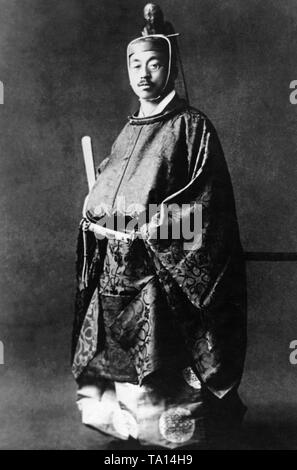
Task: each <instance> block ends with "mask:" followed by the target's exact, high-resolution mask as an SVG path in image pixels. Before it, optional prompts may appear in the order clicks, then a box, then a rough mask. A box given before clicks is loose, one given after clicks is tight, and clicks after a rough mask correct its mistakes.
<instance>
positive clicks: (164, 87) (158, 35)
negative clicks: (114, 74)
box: [127, 33, 178, 101]
mask: <svg viewBox="0 0 297 470" xmlns="http://www.w3.org/2000/svg"><path fill="white" fill-rule="evenodd" d="M171 36H178V33H177V34H170V35H169V36H168V37H171ZM168 37H167V36H164V34H148V35H147V36H140V37H139V38H136V39H133V41H131V42H130V43H129V44H128V47H127V67H128V71H129V65H130V64H129V46H131V44H133V43H134V42H137V41H139V39H145V38H162V39H165V41H166V42H167V45H168V56H169V57H168V71H167V77H166V82H165V84H164V86H163V88H162V90H161V93H160V94H159V95H158V96H156V97H155V98H145V100H146V101H157V100H159V99H160V98H161V97H162V93H163V91H164V90H165V89H166V87H167V85H168V82H169V78H170V74H171V62H172V48H171V42H170V41H169V39H168Z"/></svg>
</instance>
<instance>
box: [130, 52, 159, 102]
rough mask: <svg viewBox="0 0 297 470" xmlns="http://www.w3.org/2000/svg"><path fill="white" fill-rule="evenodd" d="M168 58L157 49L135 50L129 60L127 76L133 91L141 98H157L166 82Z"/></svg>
mask: <svg viewBox="0 0 297 470" xmlns="http://www.w3.org/2000/svg"><path fill="white" fill-rule="evenodd" d="M167 72H168V59H167V57H166V55H165V54H164V53H162V52H158V51H143V52H135V53H134V54H132V56H131V57H130V60H129V78H130V84H131V87H132V89H133V91H134V93H135V94H136V95H137V96H138V97H139V98H141V99H143V100H150V99H152V98H157V96H159V95H160V93H161V92H162V91H163V88H164V86H165V84H166V79H167Z"/></svg>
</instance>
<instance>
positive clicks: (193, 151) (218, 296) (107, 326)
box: [73, 4, 246, 448]
mask: <svg viewBox="0 0 297 470" xmlns="http://www.w3.org/2000/svg"><path fill="white" fill-rule="evenodd" d="M145 15H146V16H147V18H148V21H147V25H146V27H145V29H144V34H145V35H143V36H141V37H140V38H137V39H135V40H134V41H132V42H131V43H130V44H129V45H128V48H127V64H128V72H129V78H130V84H131V87H132V89H133V91H134V92H135V93H136V95H137V96H138V97H139V100H140V107H139V110H138V112H137V114H136V115H134V116H131V117H130V118H129V121H128V123H127V124H126V125H125V127H124V128H123V130H122V132H121V133H120V135H119V137H118V138H117V139H116V141H115V143H114V145H113V147H112V150H111V154H110V156H109V157H108V158H106V159H105V160H104V161H103V162H102V164H101V165H100V167H99V175H98V178H97V181H96V183H95V184H94V186H93V188H92V190H91V191H90V194H89V195H88V198H87V201H86V203H85V208H84V219H83V222H82V224H81V228H80V234H79V241H78V262H77V274H78V290H77V299H76V300H77V301H76V316H75V323H74V336H73V373H74V376H75V378H76V379H77V382H78V385H79V391H78V393H79V400H78V405H79V408H80V410H81V412H82V418H83V422H84V423H85V424H87V425H90V426H92V427H94V428H96V429H98V430H100V431H103V432H105V433H109V434H111V435H113V436H114V437H117V438H119V439H123V440H125V439H129V438H133V439H135V440H138V441H139V442H140V443H141V444H142V445H154V446H161V447H164V448H166V447H167V448H178V447H181V446H184V447H188V448H190V446H196V447H198V448H199V447H200V448H205V447H207V446H209V445H210V444H211V442H214V439H216V437H217V436H222V435H226V433H229V432H230V433H231V431H234V430H235V429H237V427H238V425H239V424H240V422H241V419H242V417H243V414H244V410H245V407H244V406H243V405H242V403H241V401H240V399H239V397H238V394H237V388H238V386H239V383H240V379H241V374H242V369H243V362H244V356H245V346H246V286H245V267H244V261H243V252H242V247H241V243H240V238H239V232H238V225H237V219H236V212H235V204H234V197H233V191H232V185H231V181H230V176H229V172H228V169H227V166H226V162H225V159H224V156H223V152H222V149H221V145H220V142H219V140H218V137H217V134H216V131H215V129H214V127H213V125H212V124H211V123H210V121H209V119H208V118H207V117H206V116H205V115H204V114H203V113H201V112H200V111H198V110H196V109H194V108H192V107H190V106H189V104H188V102H187V101H186V100H183V99H181V98H180V97H179V96H178V95H177V93H176V91H175V89H174V83H175V79H176V76H177V67H178V64H177V58H178V50H177V44H176V38H175V35H174V34H173V33H172V28H168V23H164V20H163V16H162V14H161V13H160V10H159V9H158V8H157V7H156V6H154V5H152V4H149V6H147V7H146V9H145ZM168 29H169V30H170V34H163V33H162V31H163V32H165V33H166V32H167V33H168ZM148 33H149V34H148ZM151 207H153V208H154V212H153V213H152V212H151V210H150V209H151ZM200 209H202V225H201V227H197V226H195V224H194V230H193V231H192V233H191V235H192V236H191V239H188V238H187V236H186V235H187V234H185V233H184V232H182V234H181V233H180V232H179V236H176V233H177V232H176V229H177V227H184V226H185V225H187V224H188V223H189V221H193V220H194V221H195V220H196V221H197V220H198V219H197V218H195V217H196V215H197V211H198V212H199V210H200ZM103 222H104V223H103ZM109 223H112V224H113V227H114V224H115V225H116V227H114V228H116V229H117V230H115V231H114V233H119V232H120V231H119V230H118V227H119V225H121V224H122V226H123V224H124V232H125V233H126V235H127V238H126V239H125V238H123V239H121V238H119V237H118V238H117V237H116V236H114V235H113V236H111V235H110V234H111V233H112V232H110V231H106V232H104V230H103V232H104V233H105V235H106V236H105V237H104V238H103V237H102V236H101V235H102V233H103V232H102V227H103V225H104V224H105V225H108V224H109ZM91 226H92V227H93V228H92V230H93V232H92V231H90V230H89V229H90V227H91ZM99 226H100V236H99V235H98V233H97V232H96V228H97V230H99V229H98V227H99ZM94 227H95V228H94ZM129 227H130V228H131V227H133V230H129ZM135 227H137V229H138V230H137V231H136V230H135ZM103 229H104V227H103ZM200 229H201V230H200ZM96 233H97V235H96ZM136 233H137V234H138V237H135V234H136ZM164 233H165V234H166V236H165V237H164V236H163V235H164ZM130 235H131V236H130Z"/></svg>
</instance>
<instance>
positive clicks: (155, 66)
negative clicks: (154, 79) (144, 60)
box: [150, 63, 161, 70]
mask: <svg viewBox="0 0 297 470" xmlns="http://www.w3.org/2000/svg"><path fill="white" fill-rule="evenodd" d="M160 67H161V64H157V63H155V64H150V69H151V70H159V68H160Z"/></svg>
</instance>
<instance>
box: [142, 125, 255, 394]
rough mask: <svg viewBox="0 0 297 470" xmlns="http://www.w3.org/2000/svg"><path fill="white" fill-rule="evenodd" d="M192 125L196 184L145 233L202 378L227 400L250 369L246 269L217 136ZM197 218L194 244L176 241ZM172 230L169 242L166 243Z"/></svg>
mask: <svg viewBox="0 0 297 470" xmlns="http://www.w3.org/2000/svg"><path fill="white" fill-rule="evenodd" d="M187 125H188V128H190V129H191V132H188V133H187V149H188V161H189V168H191V175H190V178H189V182H188V184H187V185H186V186H184V187H182V188H181V189H180V190H179V191H177V192H176V193H174V194H171V195H169V196H168V197H167V198H166V199H164V200H163V201H162V203H161V206H160V210H159V211H158V212H157V213H156V214H155V215H154V216H153V217H152V219H151V220H150V221H149V223H148V224H146V226H145V227H144V228H143V229H142V231H143V234H144V238H145V241H144V242H145V245H146V247H147V250H148V252H149V254H150V256H151V257H152V259H153V261H154V264H155V267H156V272H157V274H158V277H159V281H160V283H161V285H162V287H163V289H164V292H165V293H166V296H167V298H168V302H169V303H170V304H171V308H172V311H173V313H174V315H175V316H176V318H177V319H178V323H179V325H180V328H181V332H182V335H183V337H184V340H185V342H186V344H187V347H188V349H189V351H190V353H191V357H192V360H193V365H194V367H195V370H196V373H197V375H198V376H199V378H200V379H201V380H202V381H203V382H204V383H205V385H206V386H207V387H208V388H209V389H210V390H211V391H212V392H213V393H214V394H215V395H216V396H217V397H219V398H221V397H223V396H224V395H225V394H226V393H228V392H229V391H230V390H231V389H232V388H234V387H237V386H238V385H239V382H240V379H241V375H242V370H243V363H244V357H245V349H246V281H245V264H244V257H243V251H242V246H241V243H240V238H239V231H238V224H237V217H236V211H235V203H234V196H233V189H232V184H231V180H230V175H229V172H228V169H227V165H226V162H225V158H224V155H223V151H222V148H221V145H220V142H219V139H218V136H217V133H216V131H215V129H214V127H213V125H212V124H211V123H210V121H209V120H208V119H207V118H206V117H205V118H203V119H202V120H200V121H199V122H197V123H193V122H192V123H187ZM197 144H198V145H197ZM165 207H166V210H165V211H164V208H165ZM171 208H172V211H171ZM195 211H196V212H195ZM164 213H165V214H166V216H165V217H164ZM195 214H196V215H197V214H198V216H197V220H196V227H195ZM199 217H200V219H199ZM191 218H192V219H193V218H194V230H193V238H192V240H190V242H189V240H186V239H185V237H184V235H183V231H181V232H180V233H181V235H180V237H179V238H176V237H173V232H174V228H175V227H176V226H177V225H179V226H180V225H181V226H186V225H187V224H189V220H190V219H191ZM199 220H200V222H199ZM197 221H198V222H197ZM164 228H165V229H167V230H168V237H167V239H166V238H165V239H164V237H163V238H162V237H161V233H162V229H164ZM163 233H164V230H163ZM165 233H166V230H165ZM185 306H186V307H185Z"/></svg>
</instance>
